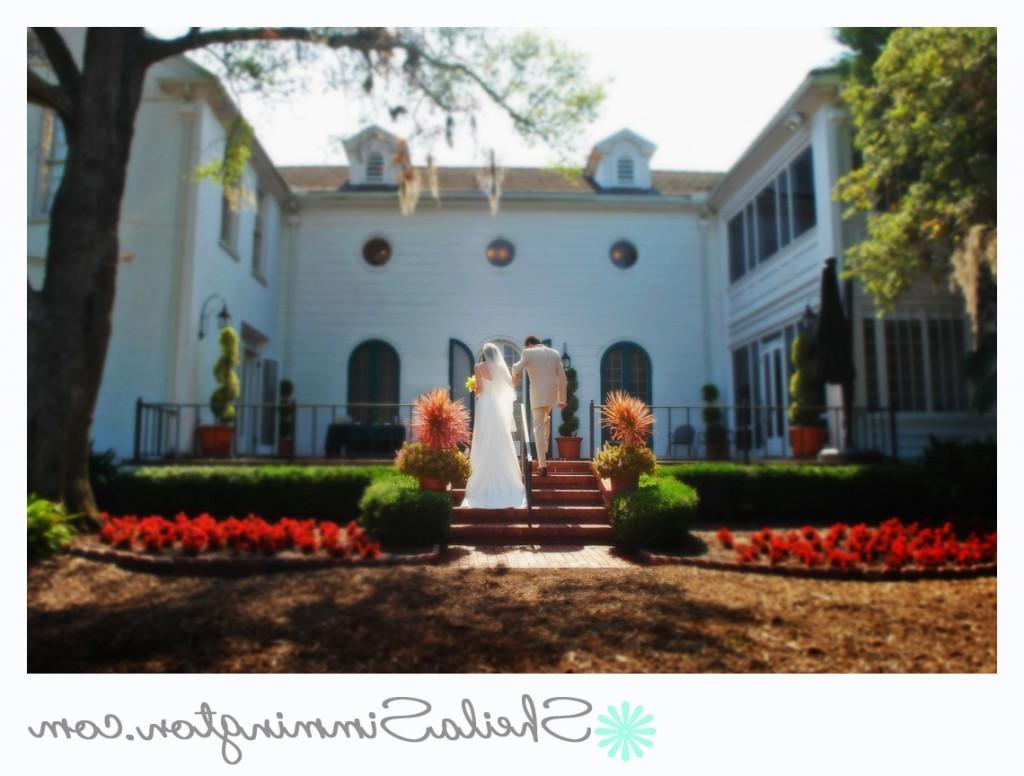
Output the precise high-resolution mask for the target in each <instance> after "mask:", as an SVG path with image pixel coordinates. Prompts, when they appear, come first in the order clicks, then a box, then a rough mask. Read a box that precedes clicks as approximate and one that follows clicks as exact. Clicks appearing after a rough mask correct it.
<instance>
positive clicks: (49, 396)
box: [28, 28, 146, 516]
mask: <svg viewBox="0 0 1024 776" xmlns="http://www.w3.org/2000/svg"><path fill="white" fill-rule="evenodd" d="M142 43H143V34H142V30H141V29H139V28H131V29H124V28H100V29H97V28H90V30H89V32H88V34H87V37H86V45H85V55H84V60H83V65H82V73H81V85H80V93H79V100H78V103H77V105H76V110H75V116H74V121H73V122H72V123H71V124H70V125H69V126H66V127H65V130H66V135H67V142H68V152H67V160H66V162H65V168H64V176H63V179H62V181H61V184H60V187H59V189H58V191H57V194H56V198H55V200H54V204H53V209H52V211H51V213H50V231H49V245H48V246H47V253H46V278H45V281H44V283H43V287H42V289H40V290H39V291H34V290H32V289H31V288H29V291H28V297H29V298H28V486H29V490H30V491H34V492H36V493H38V494H39V495H40V496H43V497H45V498H49V499H52V500H57V501H63V502H64V503H65V504H66V505H67V507H68V510H69V511H71V512H83V513H86V514H88V515H90V516H94V515H95V513H96V503H95V500H94V498H93V494H92V489H91V488H90V486H89V430H90V427H91V425H92V415H93V411H94V409H95V406H96V397H97V394H98V393H99V387H100V379H101V377H102V375H103V365H104V361H105V359H106V354H107V345H108V343H109V341H110V327H111V314H112V312H113V307H114V292H115V286H116V273H117V261H118V253H119V251H118V235H117V230H118V223H119V220H120V213H121V198H122V196H123V194H124V186H125V177H126V173H127V168H128V153H129V150H130V148H131V141H132V133H133V131H134V125H135V115H136V113H137V111H138V107H139V102H140V99H141V96H142V85H143V80H144V76H145V70H146V66H145V63H144V61H143V59H142V56H141V54H142ZM125 411H127V408H126V410H125Z"/></svg>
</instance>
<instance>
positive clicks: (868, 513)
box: [662, 463, 953, 525]
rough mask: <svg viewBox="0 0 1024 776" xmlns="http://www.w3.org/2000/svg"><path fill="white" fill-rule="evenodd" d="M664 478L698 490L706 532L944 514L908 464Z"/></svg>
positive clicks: (672, 469)
mask: <svg viewBox="0 0 1024 776" xmlns="http://www.w3.org/2000/svg"><path fill="white" fill-rule="evenodd" d="M662 474H663V475H667V476H672V477H675V478H676V479H677V480H679V481H680V482H684V483H686V484H687V485H690V486H692V487H694V488H696V490H697V493H699V494H700V507H699V511H698V515H699V519H700V521H701V522H702V523H704V524H715V525H722V524H723V523H726V522H728V523H730V524H737V523H744V522H750V523H751V524H758V525H764V524H768V523H769V522H771V523H776V524H790V523H804V522H810V521H818V522H821V521H826V522H832V521H835V520H876V519H883V520H884V519H885V518H888V517H892V516H894V515H896V516H899V517H901V518H910V519H919V518H930V517H937V516H941V515H946V514H949V513H950V512H951V511H953V510H952V509H951V506H952V505H950V504H948V503H947V504H937V503H935V499H933V498H931V497H929V489H928V487H927V476H926V474H925V472H924V470H923V469H922V468H921V467H920V466H917V465H914V464H875V465H836V466H822V465H814V464H756V465H743V464H733V463H693V464H673V465H667V466H663V467H662Z"/></svg>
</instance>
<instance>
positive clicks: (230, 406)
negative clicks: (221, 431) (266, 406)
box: [210, 326, 242, 425]
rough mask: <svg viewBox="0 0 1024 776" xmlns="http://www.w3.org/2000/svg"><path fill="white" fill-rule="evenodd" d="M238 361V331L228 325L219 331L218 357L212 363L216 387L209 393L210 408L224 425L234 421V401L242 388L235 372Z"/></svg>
mask: <svg viewBox="0 0 1024 776" xmlns="http://www.w3.org/2000/svg"><path fill="white" fill-rule="evenodd" d="M238 363H239V358H238V333H237V332H236V331H235V330H234V329H232V328H231V327H230V326H228V327H227V328H225V329H222V330H221V332H220V358H218V359H217V363H216V364H214V365H213V376H214V377H216V378H217V388H216V389H215V390H214V392H213V393H212V394H211V395H210V410H211V411H212V412H213V414H214V417H216V418H217V421H218V422H219V423H222V424H224V425H230V424H232V423H234V422H235V402H236V401H238V396H239V394H240V393H241V389H242V386H241V383H240V382H239V381H238V375H237V374H236V372H235V369H236V367H237V366H238Z"/></svg>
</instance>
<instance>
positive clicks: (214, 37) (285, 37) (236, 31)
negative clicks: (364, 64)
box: [145, 27, 400, 64]
mask: <svg viewBox="0 0 1024 776" xmlns="http://www.w3.org/2000/svg"><path fill="white" fill-rule="evenodd" d="M247 41H305V42H307V43H317V44H320V45H323V46H326V47H327V48H332V49H338V48H350V49H355V50H358V51H385V50H388V49H394V48H400V46H399V45H398V44H396V43H395V42H394V41H393V40H392V39H391V38H390V37H389V36H388V34H387V31H386V30H385V29H384V28H383V27H364V28H360V29H359V30H357V31H356V32H353V33H334V34H331V35H319V34H317V33H316V32H315V31H314V30H312V29H310V28H309V27H234V28H230V27H224V28H221V29H216V30H208V31H206V32H201V31H200V28H199V27H191V28H189V31H188V32H187V33H185V34H184V35H182V36H181V37H179V38H174V39H172V40H158V39H156V38H150V39H148V40H147V41H146V51H145V56H146V60H147V62H148V63H150V64H152V63H153V62H158V61H160V60H161V59H166V58H167V57H173V56H177V55H178V54H184V53H186V52H189V51H194V50H196V49H200V48H205V47H206V46H213V45H217V44H222V43H244V42H247Z"/></svg>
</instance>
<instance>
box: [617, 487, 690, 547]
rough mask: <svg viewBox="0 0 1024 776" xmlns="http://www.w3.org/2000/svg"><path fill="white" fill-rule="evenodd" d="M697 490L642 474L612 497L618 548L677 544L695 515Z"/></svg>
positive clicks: (680, 543)
mask: <svg viewBox="0 0 1024 776" xmlns="http://www.w3.org/2000/svg"><path fill="white" fill-rule="evenodd" d="M698 503H699V499H698V497H697V492H696V491H695V490H694V489H693V488H691V487H690V486H688V485H684V484H683V483H681V482H679V481H678V480H676V479H673V478H672V477H645V478H643V480H641V483H640V488H638V489H637V490H635V491H633V492H631V493H622V494H620V495H618V496H616V497H615V498H614V499H613V500H612V510H611V516H612V530H613V531H614V532H615V543H616V544H618V545H619V546H621V547H666V546H673V547H678V546H681V545H682V544H683V543H684V542H685V541H686V537H687V533H688V531H689V529H690V526H691V525H692V524H693V522H694V520H695V519H696V517H697V505H698Z"/></svg>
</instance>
